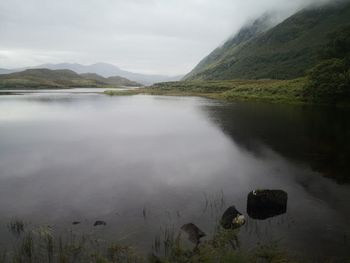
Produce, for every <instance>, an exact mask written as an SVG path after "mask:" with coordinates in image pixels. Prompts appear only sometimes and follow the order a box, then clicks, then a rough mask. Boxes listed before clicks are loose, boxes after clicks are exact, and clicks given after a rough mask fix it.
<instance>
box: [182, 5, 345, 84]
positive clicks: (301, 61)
mask: <svg viewBox="0 0 350 263" xmlns="http://www.w3.org/2000/svg"><path fill="white" fill-rule="evenodd" d="M349 24H350V3H349V1H341V2H339V1H337V2H333V3H331V4H328V5H323V6H321V7H320V6H319V7H314V8H307V9H304V10H302V11H300V12H298V13H296V14H295V15H292V16H291V17H289V18H287V19H286V20H285V21H283V22H282V23H280V24H278V25H276V26H274V27H272V28H268V26H267V25H268V24H266V20H264V19H259V20H257V21H256V22H255V23H253V24H251V25H248V26H245V27H244V28H243V29H242V30H241V31H240V32H238V33H237V34H236V36H235V37H233V38H232V39H230V40H228V41H227V42H226V43H225V44H224V45H223V46H221V47H219V48H217V49H216V50H214V51H213V52H212V53H211V54H209V56H207V57H206V58H204V59H203V60H202V61H201V62H200V63H199V64H198V65H197V66H196V67H195V68H194V69H193V70H192V71H191V72H190V73H189V74H188V75H186V76H185V80H224V79H263V78H273V79H292V78H297V77H301V76H304V75H305V72H306V71H307V70H308V69H310V68H311V67H313V66H314V65H316V64H317V63H318V61H319V56H318V53H319V50H320V48H321V47H323V46H324V45H325V44H326V43H327V42H328V35H329V34H330V33H332V32H334V31H336V30H338V29H339V28H341V27H343V26H345V25H349Z"/></svg>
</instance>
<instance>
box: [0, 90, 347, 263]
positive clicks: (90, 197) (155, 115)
mask: <svg viewBox="0 0 350 263" xmlns="http://www.w3.org/2000/svg"><path fill="white" fill-rule="evenodd" d="M349 133H350V112H349V111H348V110H345V109H333V108H331V109H330V108H322V107H310V106H309V107H307V106H282V105H270V104H258V103H221V102H217V101H212V100H206V99H201V98H180V97H157V96H130V97H129V96H128V97H108V96H104V95H101V94H92V93H88V94H87V93H86V94H84V93H81V94H80V93H77V94H69V93H65V92H60V93H58V92H52V91H50V92H49V93H28V94H24V95H6V96H0V211H1V213H0V224H1V226H0V246H3V247H4V246H5V245H6V244H7V243H8V240H9V239H10V233H8V231H7V228H6V224H7V222H9V221H10V220H11V219H13V218H21V219H23V220H25V221H26V222H28V223H29V224H32V225H44V224H45V225H50V226H52V227H53V228H54V229H55V230H56V231H57V232H59V231H61V230H62V229H70V228H73V229H74V231H81V232H91V233H94V234H96V235H97V236H99V237H101V238H105V239H110V240H117V241H119V242H124V243H127V244H132V245H135V246H137V247H139V248H140V249H142V250H148V249H150V248H151V244H152V241H153V240H154V236H155V235H156V234H157V233H159V232H160V231H161V228H165V227H173V228H174V229H179V227H180V226H181V225H183V224H185V223H189V222H193V223H195V224H196V225H198V226H199V227H200V228H201V229H202V230H203V231H205V232H206V233H208V234H209V233H212V232H213V230H214V228H215V224H216V222H217V220H218V218H220V216H221V215H222V213H223V212H224V211H225V209H226V208H227V207H229V206H231V205H235V206H236V207H237V209H238V210H239V211H240V212H242V213H243V214H245V215H246V204H247V194H248V193H249V192H250V191H251V190H253V189H257V188H270V189H271V188H272V189H283V190H285V191H286V192H288V197H289V199H288V209H287V213H285V214H283V215H280V216H276V217H273V218H270V219H266V220H254V219H250V218H249V217H248V216H247V215H246V216H247V217H248V222H247V223H246V225H245V226H244V227H242V228H241V229H240V232H239V239H240V242H241V245H242V246H244V247H247V248H249V247H253V246H255V245H257V244H258V243H271V242H279V244H281V245H282V246H286V247H288V248H289V250H290V251H291V253H292V254H295V255H297V256H299V257H302V258H308V259H312V260H315V261H317V260H318V259H320V258H334V259H338V260H339V261H341V260H342V258H345V257H348V256H350V252H349V251H350V250H349V249H350V240H349V239H350V205H349V204H350V185H349V183H350V174H349V166H350V164H349V161H350V147H349V144H350V134H349ZM95 220H104V221H106V222H107V226H105V227H99V228H96V227H95V228H94V227H93V226H92V225H93V223H94V222H95ZM73 221H80V222H81V224H80V225H77V226H72V222H73Z"/></svg>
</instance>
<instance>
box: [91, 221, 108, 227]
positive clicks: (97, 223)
mask: <svg viewBox="0 0 350 263" xmlns="http://www.w3.org/2000/svg"><path fill="white" fill-rule="evenodd" d="M105 225H107V223H106V222H105V221H102V220H97V221H96V222H95V224H94V226H105Z"/></svg>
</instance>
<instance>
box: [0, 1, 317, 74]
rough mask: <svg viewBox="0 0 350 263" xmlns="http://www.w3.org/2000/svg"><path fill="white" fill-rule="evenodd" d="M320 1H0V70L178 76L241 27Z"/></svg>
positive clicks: (286, 13) (284, 14) (284, 15)
mask: <svg viewBox="0 0 350 263" xmlns="http://www.w3.org/2000/svg"><path fill="white" fill-rule="evenodd" d="M320 1H322V0H315V1H313V0H294V1H290V0H245V1H241V0H220V1H217V0H60V1H56V0H26V1H24V0H2V1H1V2H0V54H1V60H0V67H7V68H9V67H22V66H29V65H37V64H41V63H48V62H53V63H57V62H78V63H83V64H89V63H95V62H109V63H113V64H115V65H118V66H119V67H121V68H124V69H128V70H134V71H139V72H144V73H162V74H181V73H186V72H188V71H189V70H190V69H191V68H192V67H193V66H194V65H195V64H196V63H197V62H198V61H199V60H200V59H201V58H203V57H204V56H205V55H207V54H208V53H209V52H210V51H211V50H212V49H214V48H215V47H216V46H218V45H219V44H221V43H222V42H223V41H224V40H225V39H227V38H228V37H229V36H231V35H232V34H233V33H234V32H236V31H237V30H238V29H239V28H240V27H241V26H242V25H243V24H244V23H245V22H246V21H248V20H250V19H252V18H254V17H257V16H259V15H262V14H263V13H265V12H266V11H269V10H276V11H278V12H279V13H280V14H281V16H282V17H286V16H287V15H289V14H291V13H293V12H295V11H296V10H298V9H300V8H302V7H304V6H306V5H309V4H312V3H319V2H320Z"/></svg>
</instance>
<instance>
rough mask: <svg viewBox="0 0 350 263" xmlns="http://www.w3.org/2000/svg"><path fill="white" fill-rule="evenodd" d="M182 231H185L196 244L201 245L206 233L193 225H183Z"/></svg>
mask: <svg viewBox="0 0 350 263" xmlns="http://www.w3.org/2000/svg"><path fill="white" fill-rule="evenodd" d="M181 230H183V231H185V232H186V233H187V234H188V239H189V240H190V241H191V242H193V243H195V244H199V242H200V239H201V238H202V237H204V236H205V233H204V232H203V231H202V230H200V229H199V228H198V227H197V226H196V225H195V224H193V223H189V224H185V225H183V226H182V227H181Z"/></svg>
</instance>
